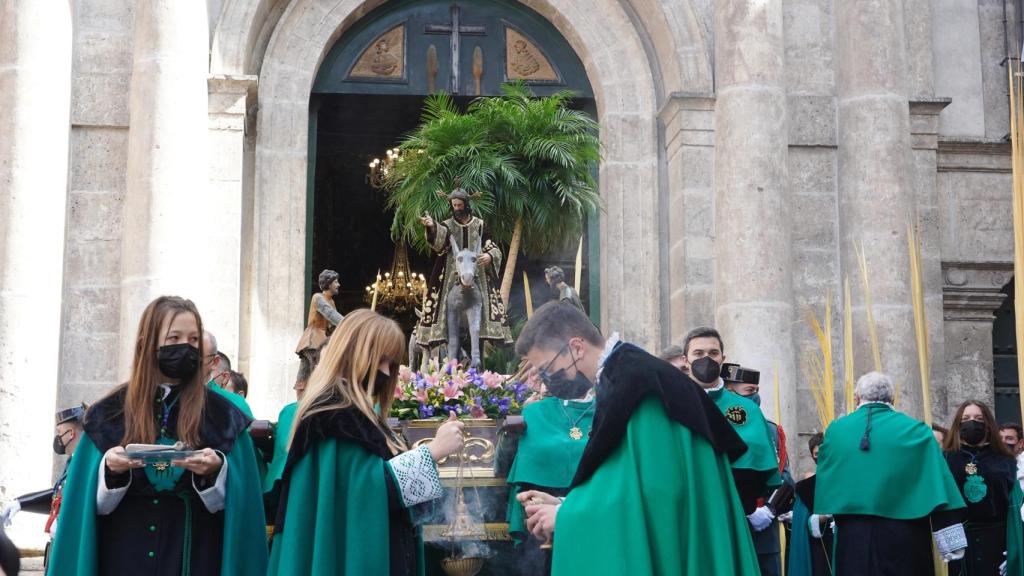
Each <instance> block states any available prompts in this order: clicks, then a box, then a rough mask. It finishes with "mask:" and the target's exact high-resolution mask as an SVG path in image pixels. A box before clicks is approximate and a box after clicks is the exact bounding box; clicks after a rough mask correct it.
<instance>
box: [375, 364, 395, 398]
mask: <svg viewBox="0 0 1024 576" xmlns="http://www.w3.org/2000/svg"><path fill="white" fill-rule="evenodd" d="M390 380H391V376H388V375H387V374H385V373H384V372H382V371H380V370H377V375H376V376H374V377H373V389H374V390H376V391H377V393H378V394H380V391H381V390H383V389H384V387H385V386H387V384H388V381H390Z"/></svg>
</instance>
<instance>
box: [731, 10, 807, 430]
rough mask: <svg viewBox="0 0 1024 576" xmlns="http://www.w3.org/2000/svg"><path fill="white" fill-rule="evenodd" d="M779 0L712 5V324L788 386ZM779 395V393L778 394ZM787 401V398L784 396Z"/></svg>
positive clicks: (770, 391)
mask: <svg viewBox="0 0 1024 576" xmlns="http://www.w3.org/2000/svg"><path fill="white" fill-rule="evenodd" d="M782 33H783V26H782V0H759V1H751V0H724V1H722V2H719V3H718V4H717V7H716V10H715V71H716V78H717V87H716V93H717V102H716V103H715V206H714V215H715V218H714V221H715V230H714V235H715V243H714V255H715V304H716V307H715V320H716V324H717V327H718V329H719V330H720V331H721V333H722V337H723V339H724V345H725V354H726V356H727V357H728V359H729V360H730V361H732V362H737V363H740V364H743V365H744V366H749V367H751V368H755V369H757V370H760V371H761V374H762V377H761V396H762V398H765V406H764V408H765V412H766V413H767V414H770V415H772V417H773V418H774V419H776V420H777V421H779V422H781V423H783V424H785V423H788V422H791V421H792V420H793V418H795V410H793V407H795V405H796V403H795V402H787V401H785V400H786V399H785V398H783V400H784V401H783V405H784V406H788V407H789V410H786V411H785V413H784V414H783V415H778V414H775V405H774V398H775V394H776V393H777V391H776V390H775V389H774V385H773V373H774V371H775V370H776V367H777V369H778V371H779V382H780V384H781V385H782V386H784V387H785V388H787V389H790V390H792V389H794V384H795V382H796V379H797V375H796V373H795V369H794V362H795V358H794V353H793V338H792V330H793V301H792V298H793V295H792V293H793V291H792V272H791V240H790V222H789V218H788V213H789V210H790V207H789V206H788V204H789V202H788V199H787V188H786V186H787V180H788V175H787V160H786V156H787V138H788V129H787V124H786V94H785V74H784V67H783V62H784V57H785V50H784V48H783V38H782ZM784 395H785V394H784ZM790 400H792V398H790Z"/></svg>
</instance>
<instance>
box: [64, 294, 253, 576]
mask: <svg viewBox="0 0 1024 576" xmlns="http://www.w3.org/2000/svg"><path fill="white" fill-rule="evenodd" d="M202 334H203V325H202V319H201V318H200V317H199V311H198V310H197V309H196V307H195V305H194V304H193V303H192V302H191V301H190V300H185V299H184V298H179V297H177V296H161V297H160V298H157V299H156V300H154V301H153V302H151V303H150V304H149V306H147V307H146V309H145V311H144V312H143V314H142V319H141V321H140V322H139V330H138V336H137V338H136V341H135V357H134V360H133V361H132V369H131V376H130V377H129V379H128V382H127V383H125V384H122V385H120V386H118V387H116V388H114V389H113V390H112V391H111V392H110V393H109V394H107V396H106V397H104V398H102V399H101V400H99V401H98V402H96V403H95V404H93V405H92V406H91V407H90V408H89V411H88V412H87V413H86V415H85V420H84V423H83V428H84V430H85V434H84V435H83V437H82V439H81V440H80V442H79V445H78V448H77V449H76V451H75V457H74V459H73V460H72V463H71V468H70V470H69V471H68V479H67V483H66V485H65V486H66V487H65V489H64V493H63V501H62V507H61V513H60V516H59V517H58V519H57V530H56V532H57V536H56V538H55V539H54V543H53V552H52V557H51V560H50V565H49V573H50V574H77V575H79V576H84V575H95V574H133V575H142V574H153V575H157V574H159V575H163V574H166V575H171V574H175V575H177V574H262V573H263V572H264V571H265V570H266V565H267V553H266V546H264V543H263V537H262V535H263V526H262V524H263V502H262V499H261V495H260V480H259V474H258V471H257V468H256V458H255V452H254V451H253V448H252V440H250V439H249V436H248V434H246V432H245V430H246V428H248V426H249V422H250V420H249V418H248V417H246V416H245V415H244V414H242V412H241V411H240V410H239V409H238V408H235V407H234V406H233V405H232V404H231V403H230V402H229V401H228V400H227V399H225V398H223V397H222V396H220V395H218V394H217V393H216V392H213V391H211V390H210V389H209V388H207V386H206V381H205V380H204V379H203V376H204V374H203V373H202V371H201V370H199V364H200V359H201V358H202V357H203V351H202ZM159 445H164V446H166V448H167V449H173V451H172V452H168V453H165V454H164V455H154V454H152V453H150V454H149V455H146V456H145V457H144V456H143V454H145V453H146V452H147V451H153V450H155V449H161V447H160V446H159Z"/></svg>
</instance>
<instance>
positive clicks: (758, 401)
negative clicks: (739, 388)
mask: <svg viewBox="0 0 1024 576" xmlns="http://www.w3.org/2000/svg"><path fill="white" fill-rule="evenodd" d="M747 399H748V400H750V401H751V402H753V403H754V404H757V405H758V406H760V405H761V394H760V393H758V392H754V393H753V394H751V395H750V396H747Z"/></svg>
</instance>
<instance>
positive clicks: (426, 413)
mask: <svg viewBox="0 0 1024 576" xmlns="http://www.w3.org/2000/svg"><path fill="white" fill-rule="evenodd" d="M433 415H434V407H433V406H426V405H423V404H420V418H430V417H431V416H433Z"/></svg>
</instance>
